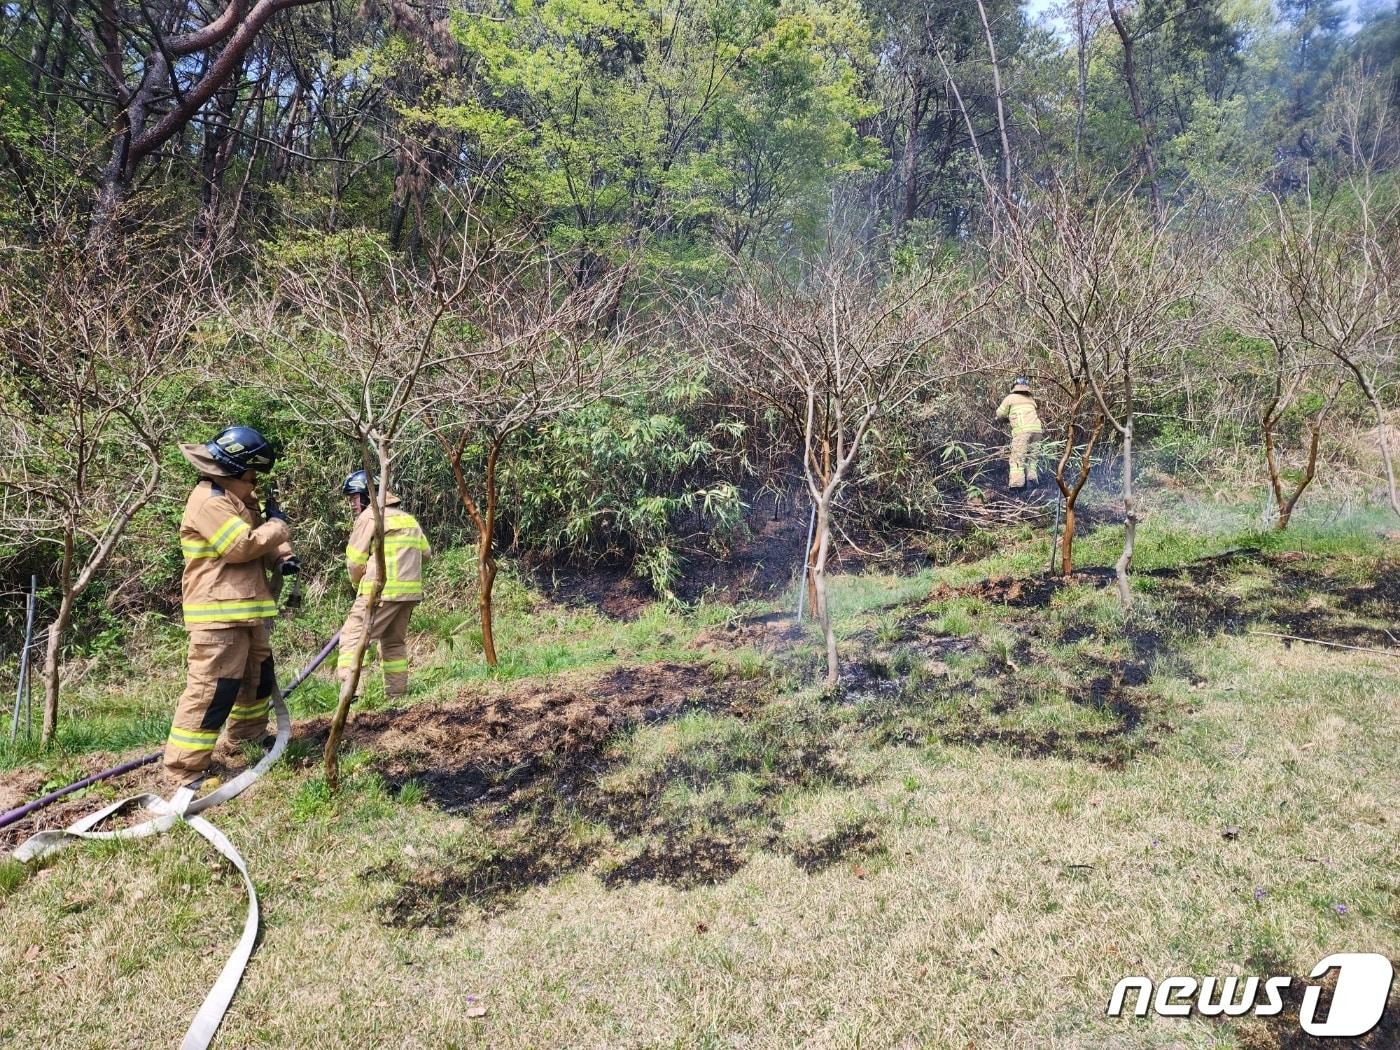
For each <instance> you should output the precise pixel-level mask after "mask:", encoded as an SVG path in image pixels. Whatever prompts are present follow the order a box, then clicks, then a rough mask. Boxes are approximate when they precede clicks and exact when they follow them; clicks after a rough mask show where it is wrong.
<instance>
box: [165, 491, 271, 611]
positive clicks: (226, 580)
mask: <svg viewBox="0 0 1400 1050" xmlns="http://www.w3.org/2000/svg"><path fill="white" fill-rule="evenodd" d="M288 540H289V536H288V532H287V526H286V525H285V524H284V523H283V522H280V521H267V522H264V521H263V520H262V515H261V514H260V513H259V512H258V508H257V505H256V504H254V505H252V506H249V505H248V504H246V503H244V502H243V501H242V500H240V499H239V498H238V497H237V496H235V495H233V493H231V492H228V491H226V490H225V489H224V488H223V486H221V485H219V484H218V483H217V482H214V481H210V480H209V479H208V478H205V479H204V480H202V481H200V483H199V484H198V485H196V486H195V487H194V491H193V492H191V493H190V498H189V500H188V501H187V502H186V503H185V516H184V518H183V519H182V520H181V522H180V548H181V550H182V551H183V552H184V555H185V571H184V575H183V577H182V578H181V591H182V602H183V611H184V615H185V629H186V630H191V631H194V630H208V629H209V628H213V627H246V626H248V625H249V624H250V623H252V622H254V621H257V620H264V619H269V618H271V617H275V616H276V615H277V599H276V596H275V595H274V593H273V590H272V588H271V586H270V585H269V583H268V573H269V572H271V571H272V570H273V569H275V568H276V567H277V563H278V561H279V560H280V558H281V557H283V556H285V555H287V554H290V553H291V548H290V547H289V546H287V543H288ZM279 548H280V550H279Z"/></svg>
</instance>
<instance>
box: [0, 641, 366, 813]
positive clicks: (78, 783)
mask: <svg viewBox="0 0 1400 1050" xmlns="http://www.w3.org/2000/svg"><path fill="white" fill-rule="evenodd" d="M339 644H340V632H339V631H337V632H336V633H335V636H334V637H333V638H331V640H330V641H329V642H327V643H326V644H325V645H324V646H323V647H322V649H321V651H320V652H319V653H317V654H316V657H315V658H314V659H313V660H312V661H311V662H310V663H309V664H307V665H306V666H305V667H303V668H302V669H301V671H300V672H299V673H298V674H297V676H296V677H295V678H293V679H292V681H291V684H290V685H288V686H287V688H286V689H284V690H283V691H282V696H283V697H284V698H285V697H288V696H291V695H292V691H293V690H294V689H296V687H297V686H299V685H301V683H302V682H304V681H306V680H307V679H308V678H310V677H311V673H312V672H313V671H315V670H316V668H318V667H320V666H321V664H323V663H324V662H325V660H326V657H328V656H330V654H331V653H332V652H333V651H334V650H335V647H336V646H337V645H339ZM161 754H162V752H160V751H156V752H155V753H153V754H150V755H142V756H141V757H140V758H133V759H132V760H131V761H130V762H123V763H122V764H121V765H119V766H113V767H112V768H111V769H104V770H102V771H101V772H100V773H94V774H92V776H90V777H83V779H82V780H75V781H73V783H71V784H67V785H65V786H63V787H61V788H58V789H57V790H55V791H50V792H49V793H48V794H47V795H43V796H41V797H39V798H36V799H35V800H34V801H33V802H26V803H25V804H24V805H22V806H19V807H17V808H15V809H12V810H8V811H7V812H5V813H3V814H0V828H7V827H9V826H10V825H11V824H16V823H18V822H19V821H21V820H23V819H24V818H25V817H27V816H29V814H31V813H33V812H35V811H36V810H40V809H43V808H44V807H45V806H47V805H50V804H51V803H54V802H57V801H58V800H59V799H61V798H62V797H63V796H64V795H71V794H72V793H73V792H75V791H81V790H82V789H83V788H85V787H91V786H92V785H93V784H96V783H98V782H99V781H103V780H110V779H111V778H112V777H119V776H122V775H123V774H125V773H130V772H131V771H132V770H133V769H140V768H141V767H142V766H148V765H150V764H151V763H152V762H155V761H156V760H157V759H159V758H160V756H161Z"/></svg>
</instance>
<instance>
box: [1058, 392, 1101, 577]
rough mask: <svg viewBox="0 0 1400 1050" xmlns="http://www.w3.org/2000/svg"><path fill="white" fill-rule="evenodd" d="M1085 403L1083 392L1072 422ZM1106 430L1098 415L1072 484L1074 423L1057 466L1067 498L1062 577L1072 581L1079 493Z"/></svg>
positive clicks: (1063, 493) (1061, 493) (1061, 549)
mask: <svg viewBox="0 0 1400 1050" xmlns="http://www.w3.org/2000/svg"><path fill="white" fill-rule="evenodd" d="M1083 400H1084V394H1083V392H1081V393H1080V394H1079V396H1078V397H1077V398H1076V399H1075V401H1074V407H1073V408H1072V409H1071V410H1070V418H1071V419H1073V418H1074V415H1075V413H1077V412H1078V411H1079V406H1080V404H1081V402H1082V401H1083ZM1103 428H1104V417H1103V416H1102V415H1099V416H1098V417H1097V418H1096V419H1095V420H1094V429H1093V430H1091V431H1089V440H1088V441H1086V442H1085V443H1084V448H1083V450H1082V451H1081V452H1080V454H1079V476H1078V478H1076V479H1075V482H1074V484H1073V485H1070V484H1069V483H1068V482H1066V481H1065V469H1066V468H1067V467H1068V466H1069V459H1070V456H1071V455H1072V454H1073V452H1074V433H1075V430H1076V429H1077V427H1076V426H1075V424H1074V423H1073V422H1071V423H1070V425H1069V433H1067V434H1066V435H1065V450H1064V452H1062V453H1061V454H1060V462H1059V463H1058V464H1056V466H1055V484H1056V485H1057V486H1059V489H1060V495H1061V496H1062V497H1063V498H1064V503H1065V523H1064V531H1063V532H1061V533H1060V574H1061V575H1062V576H1063V577H1064V578H1065V579H1069V578H1070V576H1071V575H1072V574H1073V573H1074V521H1075V507H1076V506H1078V505H1079V494H1080V493H1081V492H1083V491H1084V485H1085V483H1086V482H1087V481H1088V480H1089V469H1090V467H1091V466H1092V456H1093V453H1094V444H1095V442H1097V441H1098V440H1099V435H1100V434H1102V433H1103Z"/></svg>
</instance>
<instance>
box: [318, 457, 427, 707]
mask: <svg viewBox="0 0 1400 1050" xmlns="http://www.w3.org/2000/svg"><path fill="white" fill-rule="evenodd" d="M340 491H341V493H342V494H343V495H345V496H347V497H348V498H349V501H350V513H351V514H352V515H354V516H355V526H354V528H353V529H352V530H351V532H350V539H349V542H347V543H346V545H345V567H346V570H347V571H348V572H349V574H350V582H351V583H352V584H354V585H355V587H356V598H355V604H354V605H352V606H351V607H350V615H349V616H348V617H347V618H346V620H345V626H344V627H342V628H341V629H340V656H339V658H338V660H337V665H336V670H337V674H338V675H339V677H340V681H341V683H342V684H343V683H344V682H346V681H348V680H349V678H350V674H351V672H352V671H353V670H354V663H355V649H356V647H357V646H358V645H359V642H360V637H361V635H363V634H364V632H365V629H366V626H368V629H369V641H370V642H378V643H379V655H380V660H381V662H382V663H383V667H384V695H385V696H403V695H404V694H405V693H407V692H408V645H407V638H408V621H409V618H410V617H411V616H412V615H413V607H414V606H415V605H417V604H418V603H419V602H420V601H422V600H423V563H424V562H425V561H426V560H427V559H428V558H429V557H431V556H432V548H430V547H429V546H428V541H427V539H426V537H424V535H423V530H422V529H421V528H419V526H418V521H417V519H416V518H414V516H413V515H412V514H409V513H408V512H407V511H406V510H404V509H403V503H402V501H401V500H400V499H399V498H398V497H397V496H395V495H394V494H393V493H392V492H386V493H385V497H384V572H385V579H384V588H383V590H382V591H380V595H379V608H377V609H375V611H374V619H373V622H370V623H368V625H367V621H368V620H369V599H370V592H371V588H372V586H373V581H375V580H377V579H378V578H379V566H378V564H377V562H376V560H375V557H374V508H373V507H372V506H370V501H369V485H368V483H367V482H366V479H365V472H364V471H363V470H357V471H355V472H354V473H353V474H351V475H350V476H349V477H347V478H346V479H345V484H344V485H342V486H341V489H340ZM366 648H368V646H366ZM363 689H364V672H363V671H361V673H360V682H359V690H357V692H360V691H363Z"/></svg>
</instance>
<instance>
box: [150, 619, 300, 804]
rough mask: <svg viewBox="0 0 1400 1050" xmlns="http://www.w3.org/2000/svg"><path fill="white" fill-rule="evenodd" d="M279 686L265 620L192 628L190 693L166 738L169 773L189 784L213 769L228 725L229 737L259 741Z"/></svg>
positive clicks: (187, 685)
mask: <svg viewBox="0 0 1400 1050" xmlns="http://www.w3.org/2000/svg"><path fill="white" fill-rule="evenodd" d="M276 687H277V677H276V671H275V668H274V667H273V663H272V646H271V645H270V644H269V642H268V624H267V622H266V621H264V620H254V621H252V622H250V623H249V624H248V625H247V626H239V627H216V628H209V629H205V630H195V631H191V632H190V649H189V670H188V673H187V677H186V680H185V691H184V692H183V693H181V694H180V699H179V701H178V702H177V703H176V705H175V718H174V720H173V722H172V724H171V726H170V735H169V737H167V738H166V741H165V771H166V774H167V775H168V776H169V777H170V778H172V779H173V780H176V781H178V782H180V783H185V782H188V781H190V780H193V779H194V778H195V776H196V775H197V774H200V773H203V772H204V771H205V770H206V769H208V768H209V761H210V759H211V758H212V757H213V755H214V746H215V745H216V744H217V743H218V742H219V731H220V730H221V729H223V728H224V726H225V724H227V727H228V731H227V735H228V739H229V740H257V739H260V738H261V737H262V736H263V735H264V734H265V733H266V732H267V716H268V712H269V711H270V710H271V707H272V691H273V689H275V688H276Z"/></svg>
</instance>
